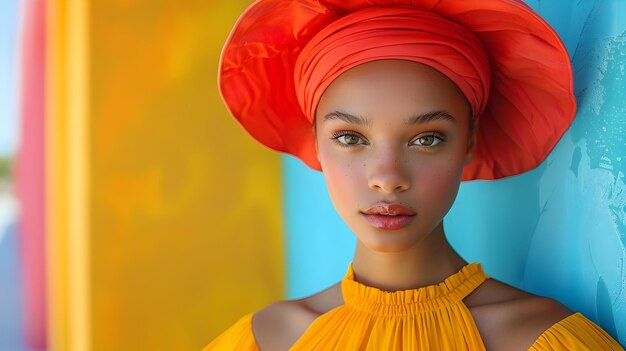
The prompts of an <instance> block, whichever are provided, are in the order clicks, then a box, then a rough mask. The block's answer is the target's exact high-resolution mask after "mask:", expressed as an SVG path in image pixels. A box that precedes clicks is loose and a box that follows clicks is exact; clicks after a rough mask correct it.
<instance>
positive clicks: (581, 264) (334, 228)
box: [283, 0, 626, 344]
mask: <svg viewBox="0 0 626 351" xmlns="http://www.w3.org/2000/svg"><path fill="white" fill-rule="evenodd" d="M527 3H528V4H529V5H530V6H531V7H533V8H534V9H535V10H536V11H537V12H539V14H540V15H542V16H543V17H544V18H545V19H546V20H547V21H548V22H549V23H550V24H551V25H552V26H553V27H554V28H555V29H556V30H557V32H558V33H559V34H560V35H561V37H562V39H563V41H564V43H565V45H566V46H567V49H568V52H569V53H570V57H571V58H572V63H573V67H574V75H575V92H576V96H577V100H578V114H577V116H576V119H575V120H574V123H573V124H572V126H571V127H570V129H569V130H568V131H567V132H566V133H565V135H564V136H563V137H562V139H561V140H560V141H559V143H558V144H557V145H556V147H555V148H554V150H553V151H552V153H551V154H550V155H549V156H548V157H547V158H546V160H545V161H544V162H543V163H542V164H541V165H540V166H539V167H537V168H536V169H534V170H532V171H530V172H527V173H525V174H521V175H518V176H514V177H510V178H506V179H501V180H498V181H493V182H485V181H473V182H468V183H463V184H462V185H461V189H460V191H459V195H458V197H457V200H456V202H455V204H454V206H453V207H452V209H451V210H450V212H449V213H448V215H447V216H446V218H445V219H444V226H445V229H446V232H447V234H448V238H449V240H450V242H451V243H452V245H453V246H454V247H455V249H456V250H457V251H458V252H459V253H460V254H461V255H462V256H463V257H464V258H465V259H466V260H468V261H478V262H482V263H483V266H484V268H485V271H486V272H487V274H489V275H491V276H493V277H494V278H497V279H500V280H502V281H505V282H507V283H509V284H511V285H514V286H516V287H519V288H521V289H524V290H527V291H529V292H532V293H535V294H540V295H544V296H550V297H552V298H555V299H557V300H559V301H561V302H562V303H563V304H565V305H566V306H568V307H569V308H570V309H572V310H575V311H580V312H582V313H583V314H585V315H586V316H587V317H588V318H590V319H591V320H593V321H595V322H596V323H598V324H599V325H600V326H601V327H602V328H604V329H605V330H606V331H607V332H609V333H610V334H611V335H612V336H613V337H615V338H616V339H618V340H619V341H620V342H621V343H622V344H625V343H626V267H625V264H626V181H625V180H624V173H626V16H625V15H624V14H625V13H626V1H623V0H612V1H611V0H604V1H599V0H597V1H594V0H582V1H574V0H570V1H562V0H550V1H537V0H535V1H528V2H527ZM283 175H284V179H285V184H284V186H285V192H284V194H285V195H284V196H285V198H284V204H285V211H286V215H285V230H286V242H285V244H286V249H287V253H286V258H287V262H288V265H287V297H288V298H298V297H303V296H306V295H310V294H313V293H315V292H318V291H320V290H322V289H324V288H326V287H327V286H330V285H332V284H334V283H336V282H337V281H339V280H340V279H341V278H342V277H343V275H344V274H345V271H346V269H347V265H348V263H349V262H350V260H351V259H352V255H353V253H354V245H355V237H354V235H353V234H352V233H351V232H350V230H349V229H348V228H347V226H346V225H345V224H344V223H343V221H342V220H341V219H340V218H339V216H338V215H337V214H336V212H335V211H334V209H333V207H332V205H331V203H330V200H329V198H328V194H327V192H326V188H325V185H324V180H323V177H322V175H321V174H320V173H317V172H314V171H311V170H310V169H308V168H307V167H306V166H304V165H303V164H302V163H301V162H300V161H298V160H295V159H293V158H291V157H289V156H285V157H284V158H283Z"/></svg>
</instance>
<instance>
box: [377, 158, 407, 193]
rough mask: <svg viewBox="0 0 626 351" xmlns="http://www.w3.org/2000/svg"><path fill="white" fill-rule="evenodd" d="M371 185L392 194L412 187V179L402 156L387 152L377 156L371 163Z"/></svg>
mask: <svg viewBox="0 0 626 351" xmlns="http://www.w3.org/2000/svg"><path fill="white" fill-rule="evenodd" d="M370 166H371V168H370V170H371V173H370V176H369V179H368V183H369V187H370V189H372V190H376V191H382V192H385V193H387V194H392V193H393V192H396V191H404V190H407V189H409V188H410V187H411V179H410V177H409V174H408V170H407V169H406V167H405V165H404V162H403V161H402V157H401V156H400V155H396V154H391V153H387V154H385V155H381V156H380V157H377V159H376V160H374V161H373V162H371V163H370Z"/></svg>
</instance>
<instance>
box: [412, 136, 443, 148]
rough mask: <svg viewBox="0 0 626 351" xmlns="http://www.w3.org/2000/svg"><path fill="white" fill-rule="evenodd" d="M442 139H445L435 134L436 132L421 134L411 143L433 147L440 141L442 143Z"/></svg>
mask: <svg viewBox="0 0 626 351" xmlns="http://www.w3.org/2000/svg"><path fill="white" fill-rule="evenodd" d="M442 141H444V138H442V137H440V136H438V135H435V134H430V135H424V136H421V137H419V138H416V139H415V140H414V141H413V142H412V143H411V145H419V146H428V147H433V146H437V145H439V143H441V142H442Z"/></svg>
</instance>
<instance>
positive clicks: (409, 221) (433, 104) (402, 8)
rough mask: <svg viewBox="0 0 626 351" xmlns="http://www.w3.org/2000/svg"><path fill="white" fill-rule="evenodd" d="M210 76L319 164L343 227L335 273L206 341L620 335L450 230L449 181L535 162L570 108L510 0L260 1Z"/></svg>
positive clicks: (414, 345)
mask: <svg viewBox="0 0 626 351" xmlns="http://www.w3.org/2000/svg"><path fill="white" fill-rule="evenodd" d="M219 80H220V82H219V83H220V89H221V90H220V91H221V93H222V96H223V98H224V101H225V102H226V105H227V106H228V108H229V109H230V112H231V113H232V114H233V116H234V117H235V118H237V119H238V120H239V121H240V123H241V124H242V126H243V127H244V128H246V130H247V131H248V132H249V133H250V134H251V135H252V136H253V137H255V138H256V139H257V140H259V141H260V142H261V143H263V144H264V145H266V146H268V147H270V148H273V149H275V150H278V151H283V152H287V153H290V154H293V155H295V156H297V157H299V158H300V159H301V160H302V161H303V162H305V163H306V164H307V165H309V166H311V167H312V168H314V169H317V170H320V171H322V172H323V175H324V178H325V180H326V184H327V187H328V192H329V194H330V197H331V200H332V203H333V205H334V206H335V208H336V210H337V212H338V213H339V215H340V216H341V217H342V219H343V220H344V221H345V222H346V223H347V225H348V226H349V227H350V229H351V230H352V231H353V232H354V234H355V235H356V236H357V239H358V240H357V246H356V251H355V255H354V259H353V261H352V263H351V264H350V265H349V266H348V270H347V273H346V275H345V277H344V278H343V279H342V281H341V282H339V283H337V284H336V285H334V286H332V287H330V288H328V289H326V290H324V291H322V292H320V293H317V294H315V295H312V296H309V297H306V298H303V299H299V300H289V301H280V302H277V303H274V304H272V305H270V306H268V307H266V308H264V309H262V310H260V311H257V312H252V313H249V314H247V315H246V316H243V317H242V318H241V319H240V320H239V321H238V322H237V323H235V324H234V325H233V326H232V327H231V328H229V329H228V330H226V331H225V332H224V333H222V334H221V335H220V336H219V337H218V338H217V339H216V340H214V341H213V342H212V343H211V344H209V345H208V346H207V347H206V348H205V350H258V349H261V350H287V349H291V350H484V349H488V350H529V349H532V350H623V349H622V348H621V346H620V345H619V344H618V343H617V342H616V341H615V340H613V339H612V338H611V337H610V336H609V335H608V334H607V333H606V332H605V331H603V330H602V329H601V328H599V327H598V326H597V325H596V324H594V323H593V322H591V321H590V320H589V319H587V318H586V317H584V316H583V315H582V314H580V313H574V312H572V311H570V310H568V309H567V308H565V307H564V306H563V305H561V304H560V303H558V302H556V301H554V300H552V299H549V298H545V297H541V296H536V295H533V294H530V293H527V292H524V291H521V290H518V289H516V288H514V287H511V286H509V285H507V284H505V283H502V282H499V281H497V280H495V279H491V278H490V277H488V276H487V275H486V274H485V273H484V272H483V270H482V267H481V265H480V263H477V262H472V263H468V262H466V261H464V260H463V259H462V258H461V257H460V256H459V255H458V254H457V253H456V252H455V251H454V250H453V248H452V247H451V246H450V244H449V243H448V241H447V240H446V237H445V233H444V229H443V217H444V216H445V214H446V213H447V212H448V210H449V209H450V208H451V206H452V204H453V202H454V200H455V198H456V195H457V191H458V189H459V185H460V182H461V181H467V180H473V179H498V178H502V177H506V176H511V175H515V174H519V173H521V172H524V171H527V170H530V169H532V168H534V167H535V166H537V165H538V164H539V163H540V162H541V161H542V160H543V159H544V158H545V157H546V155H547V154H548V153H549V152H550V151H551V149H552V148H553V146H554V145H555V144H556V142H557V141H558V139H559V138H560V136H561V135H562V134H563V133H564V131H565V130H566V129H567V127H568V126H569V124H570V123H571V121H572V119H573V117H574V114H575V101H574V97H573V93H572V73H571V66H570V63H569V59H568V55H567V52H566V51H565V48H564V46H563V44H562V43H561V41H560V39H559V38H558V36H557V35H556V34H555V32H554V31H553V30H552V28H550V27H549V26H548V24H546V23H545V22H544V21H543V20H542V19H541V18H540V17H539V16H538V15H537V14H535V13H534V12H533V11H532V10H531V9H530V8H529V7H527V6H526V5H524V4H523V3H521V2H519V1H514V0H480V1H478V0H472V1H466V0H439V1H429V0H418V1H408V0H407V1H393V0H388V1H384V0H379V1H373V0H369V1H367V0H354V1H345V0H344V1H340V0H336V1H314V0H294V1H285V0H282V1H279V0H260V1H256V2H255V3H254V4H252V5H251V6H250V7H249V8H248V10H247V11H246V12H245V13H244V14H243V15H242V16H241V18H240V19H239V21H238V22H237V24H236V25H235V28H234V29H233V31H232V33H231V36H230V37H229V39H228V41H227V43H226V45H225V47H224V51H223V52H222V60H221V63H220V78H219Z"/></svg>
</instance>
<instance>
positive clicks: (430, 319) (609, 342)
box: [203, 262, 624, 351]
mask: <svg viewBox="0 0 626 351" xmlns="http://www.w3.org/2000/svg"><path fill="white" fill-rule="evenodd" d="M487 278H489V277H488V276H487V275H486V274H485V273H484V272H483V270H482V266H481V265H480V264H479V263H476V262H474V263H470V264H468V265H466V266H465V267H463V268H462V269H461V270H460V271H459V272H457V273H455V274H453V275H451V276H449V277H448V278H446V279H445V280H444V281H443V282H442V283H439V284H437V285H429V286H426V287H423V288H418V289H410V290H402V291H395V292H387V291H383V290H380V289H377V288H374V287H369V286H366V285H363V284H361V283H359V282H357V281H355V280H354V272H353V270H352V264H350V265H349V266H348V272H347V274H346V276H345V277H344V279H343V280H342V281H341V288H342V294H343V299H344V302H345V303H344V305H341V306H338V307H336V308H334V309H332V310H330V311H328V312H327V313H325V314H323V315H321V316H320V317H318V318H316V319H315V321H314V322H313V323H312V324H311V325H310V326H309V327H308V329H307V330H306V332H305V333H304V334H303V335H302V336H301V337H300V339H298V341H297V342H296V343H295V344H294V345H293V346H292V347H291V348H290V350H296V351H298V350H455V351H456V350H485V346H484V344H483V341H482V338H481V336H480V333H479V332H478V328H477V327H476V325H475V323H474V319H473V318H472V315H471V313H470V311H469V309H468V308H467V307H466V306H465V304H464V303H463V299H464V298H465V297H466V296H467V295H469V294H470V293H471V292H472V291H473V290H474V289H476V288H477V287H478V286H479V285H480V284H482V282H484V281H485V279H487ZM253 315H254V313H248V314H246V315H245V316H243V317H242V318H240V319H239V321H237V322H236V323H235V324H234V325H233V326H231V327H230V328H229V329H227V330H226V331H225V332H223V333H222V334H221V335H220V336H218V337H217V338H216V339H215V340H213V342H211V343H210V344H209V345H208V346H206V347H205V348H204V349H203V351H218V350H249V351H258V350H259V348H258V346H257V345H256V342H255V339H254V335H253V333H252V317H253ZM529 350H541V351H544V350H594V351H595V350H624V349H623V348H622V347H621V346H620V345H619V344H618V343H617V342H616V341H615V340H613V339H612V338H611V337H610V336H609V335H608V334H607V333H606V332H605V331H604V330H602V329H601V328H600V327H598V326H597V325H595V324H594V323H593V322H592V321H590V320H588V319H587V318H585V317H584V316H583V315H582V314H580V313H574V314H572V315H570V316H568V317H567V318H564V319H563V320H561V321H559V322H558V323H555V324H554V325H553V326H552V327H550V328H549V329H548V330H546V331H544V332H543V333H542V334H541V336H539V338H537V340H536V341H535V342H534V343H533V345H532V346H531V348H530V349H529Z"/></svg>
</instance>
